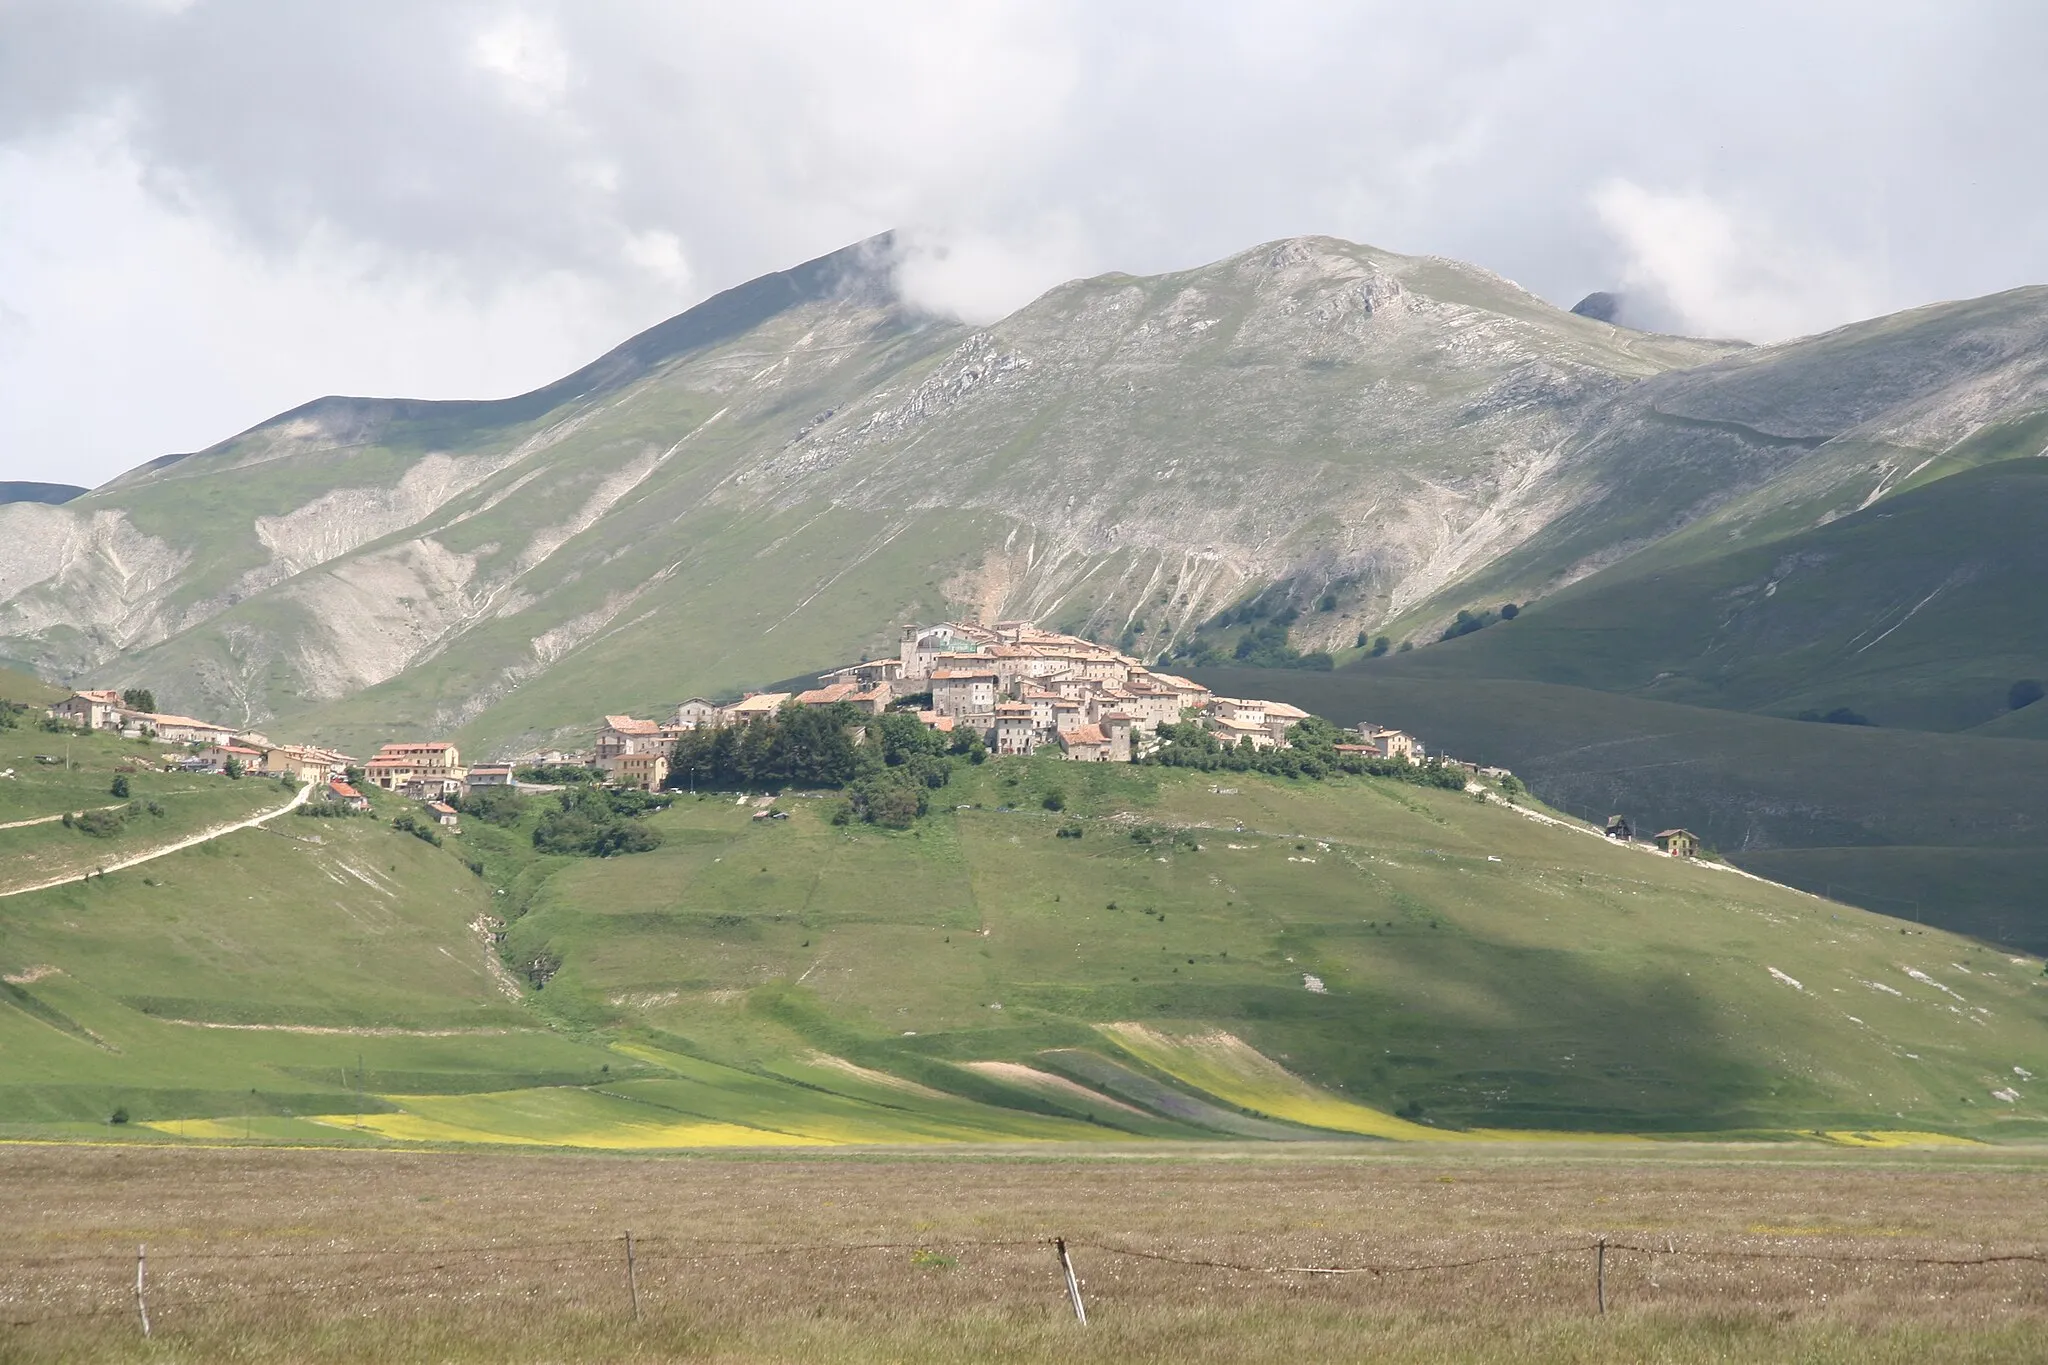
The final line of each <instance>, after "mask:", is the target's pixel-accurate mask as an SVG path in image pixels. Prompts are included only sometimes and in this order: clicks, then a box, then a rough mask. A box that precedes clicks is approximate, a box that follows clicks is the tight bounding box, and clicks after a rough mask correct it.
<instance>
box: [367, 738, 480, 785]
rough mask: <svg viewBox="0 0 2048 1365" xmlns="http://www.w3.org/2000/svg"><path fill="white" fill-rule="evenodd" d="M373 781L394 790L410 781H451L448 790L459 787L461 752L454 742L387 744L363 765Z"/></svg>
mask: <svg viewBox="0 0 2048 1365" xmlns="http://www.w3.org/2000/svg"><path fill="white" fill-rule="evenodd" d="M364 774H365V776H366V777H367V778H368V779H369V781H370V782H371V783H372V785H375V786H379V787H382V788H384V789H385V790H386V791H396V790H398V788H400V787H401V786H405V785H406V784H409V783H412V782H422V783H426V782H432V783H435V784H443V783H453V788H452V791H451V793H450V794H453V793H454V792H460V791H461V790H462V778H463V774H464V769H463V766H462V755H461V754H460V753H459V752H458V751H457V750H456V748H455V746H454V745H453V744H449V743H446V742H444V741H436V742H433V743H427V744H386V745H384V746H383V747H382V748H380V749H378V750H377V753H376V756H375V757H374V758H372V759H371V760H370V761H369V762H368V763H367V764H365V765H364Z"/></svg>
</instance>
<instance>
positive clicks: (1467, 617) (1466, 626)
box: [1382, 602, 1522, 652]
mask: <svg viewBox="0 0 2048 1365" xmlns="http://www.w3.org/2000/svg"><path fill="white" fill-rule="evenodd" d="M1521 614H1522V609H1521V608H1520V607H1518V606H1516V605H1515V604H1514V603H1513V602H1508V603H1505V604H1503V605H1502V607H1501V609H1500V610H1499V611H1482V612H1480V613H1479V614H1478V615H1476V616H1475V615H1474V614H1473V613H1471V612H1469V611H1466V610H1464V609H1463V608H1460V609H1459V611H1458V619H1457V620H1455V621H1453V622H1451V623H1450V624H1449V625H1448V626H1445V627H1444V633H1443V634H1442V635H1440V636H1438V637H1437V639H1438V640H1440V641H1441V640H1455V639H1457V638H1458V637H1459V636H1460V635H1470V634H1471V633H1472V632H1473V631H1475V630H1485V629H1486V628H1487V627H1488V626H1490V625H1492V624H1493V623H1494V622H1496V621H1512V620H1514V619H1515V618H1516V617H1517V616H1520V615H1521ZM1382 652H1384V651H1382Z"/></svg>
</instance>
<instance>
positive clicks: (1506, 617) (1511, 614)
mask: <svg viewBox="0 0 2048 1365" xmlns="http://www.w3.org/2000/svg"><path fill="white" fill-rule="evenodd" d="M1521 614H1522V609H1521V608H1520V607H1518V606H1516V605H1515V604H1514V603H1512V602H1508V603H1504V604H1503V605H1502V606H1501V609H1500V619H1501V620H1503V621H1512V620H1514V619H1515V618H1516V617H1517V616H1520V615H1521Z"/></svg>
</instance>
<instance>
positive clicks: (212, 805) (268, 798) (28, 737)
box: [0, 728, 297, 893]
mask: <svg viewBox="0 0 2048 1365" xmlns="http://www.w3.org/2000/svg"><path fill="white" fill-rule="evenodd" d="M162 752H163V751H162V750H161V749H159V748H157V747H156V746H155V745H153V744H139V743H137V742H135V741H133V740H122V739H118V738H115V737H113V736H110V735H105V734H95V735H81V734H77V733H75V732H74V733H72V734H68V735H65V734H49V733H46V732H45V731H43V730H41V729H28V728H16V729H0V893H4V892H8V891H13V890H16V889H18V888H21V887H26V886H36V885H40V884H41V883H43V882H46V881H51V880H54V879H56V878H58V877H66V876H84V875H85V874H87V873H89V872H91V871H93V870H94V869H96V868H101V867H105V866H107V865H108V864H110V863H115V862H120V861H124V860H126V859H129V858H133V857H136V856H137V855H139V854H143V853H148V852H151V851H152V850H155V849H160V848H165V847H167V846H169V845H171V844H175V843H178V842H179V841H181V840H183V839H186V838H188V837H190V836H192V835H195V834H199V833H201V832H203V831H205V830H208V829H212V828H215V827H217V826H220V825H226V824H233V823H235V822H236V821H240V820H245V819H248V818H249V817H250V816H253V815H257V814H260V813H261V812H263V811H266V810H275V809H277V808H278V807H279V806H282V805H284V804H285V803H286V802H287V801H289V800H290V799H291V798H292V795H293V794H294V792H295V791H296V790H297V788H296V786H281V785H280V784H279V783H277V782H270V781H263V780H260V779H256V778H246V779H243V780H241V781H230V780H229V779H227V778H224V777H206V776H199V775H186V774H174V773H163V772H159V771H157V770H156V766H155V759H156V756H157V755H158V754H160V753H162ZM117 779H119V780H121V781H124V782H126V783H127V786H128V795H127V796H116V795H114V793H113V790H112V788H113V785H114V783H115V781H116V780H117ZM87 812H93V813H96V815H97V816H98V817H101V818H102V819H104V820H105V823H95V824H93V825H92V827H91V828H92V832H87V830H86V829H85V828H82V827H81V828H73V827H71V826H68V825H66V824H65V823H64V822H63V818H62V817H63V816H65V815H66V814H67V813H70V814H74V815H82V814H85V813H87ZM106 817H118V818H112V819H107V818H106Z"/></svg>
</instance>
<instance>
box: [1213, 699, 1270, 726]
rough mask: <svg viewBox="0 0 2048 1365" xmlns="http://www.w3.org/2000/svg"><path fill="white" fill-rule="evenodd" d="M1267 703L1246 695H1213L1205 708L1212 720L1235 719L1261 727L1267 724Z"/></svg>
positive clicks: (1241, 723)
mask: <svg viewBox="0 0 2048 1365" xmlns="http://www.w3.org/2000/svg"><path fill="white" fill-rule="evenodd" d="M1266 705H1267V704H1266V703H1265V702H1262V701H1258V700H1255V699H1251V698H1246V697H1211V698H1210V699H1209V705H1208V706H1207V707H1206V708H1205V709H1206V710H1207V711H1208V714H1209V717H1210V718H1211V719H1212V720H1216V719H1221V720H1228V721H1233V722H1235V723H1236V724H1239V725H1252V726H1257V727H1259V728H1260V729H1264V728H1265V724H1266Z"/></svg>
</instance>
